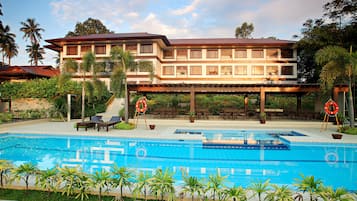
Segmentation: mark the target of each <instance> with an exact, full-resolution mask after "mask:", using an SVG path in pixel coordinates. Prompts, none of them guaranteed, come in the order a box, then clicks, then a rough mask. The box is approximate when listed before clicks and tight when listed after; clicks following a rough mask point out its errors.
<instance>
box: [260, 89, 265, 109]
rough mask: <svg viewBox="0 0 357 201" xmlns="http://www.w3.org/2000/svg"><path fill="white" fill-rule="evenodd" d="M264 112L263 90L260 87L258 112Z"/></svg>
mask: <svg viewBox="0 0 357 201" xmlns="http://www.w3.org/2000/svg"><path fill="white" fill-rule="evenodd" d="M264 110H265V89H264V87H260V112H264Z"/></svg>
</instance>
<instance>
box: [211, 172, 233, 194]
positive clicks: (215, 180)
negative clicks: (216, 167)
mask: <svg viewBox="0 0 357 201" xmlns="http://www.w3.org/2000/svg"><path fill="white" fill-rule="evenodd" d="M227 177H228V176H221V175H220V173H219V172H218V171H217V173H216V174H215V175H210V176H209V177H208V183H207V186H208V189H209V190H211V191H213V194H212V198H213V200H216V193H218V194H220V192H219V191H221V190H222V189H223V188H224V182H225V180H226V179H227Z"/></svg>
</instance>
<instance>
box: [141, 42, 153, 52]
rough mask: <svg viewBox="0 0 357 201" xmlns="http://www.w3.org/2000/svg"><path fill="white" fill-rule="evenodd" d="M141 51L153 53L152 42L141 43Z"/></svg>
mask: <svg viewBox="0 0 357 201" xmlns="http://www.w3.org/2000/svg"><path fill="white" fill-rule="evenodd" d="M140 53H153V47H152V44H141V45H140Z"/></svg>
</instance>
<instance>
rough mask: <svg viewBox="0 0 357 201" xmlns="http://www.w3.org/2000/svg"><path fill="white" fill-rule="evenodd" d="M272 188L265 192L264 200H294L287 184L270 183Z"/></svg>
mask: <svg viewBox="0 0 357 201" xmlns="http://www.w3.org/2000/svg"><path fill="white" fill-rule="evenodd" d="M272 187H273V190H272V191H271V192H269V193H268V194H267V196H266V197H265V200H267V201H294V199H293V197H292V196H293V192H292V191H291V190H290V189H289V187H288V186H287V185H283V186H278V185H276V184H272Z"/></svg>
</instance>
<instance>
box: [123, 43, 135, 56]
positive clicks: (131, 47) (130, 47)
mask: <svg viewBox="0 0 357 201" xmlns="http://www.w3.org/2000/svg"><path fill="white" fill-rule="evenodd" d="M125 50H126V51H129V52H131V53H132V54H136V53H137V51H138V47H137V45H136V43H129V44H126V46H125Z"/></svg>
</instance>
